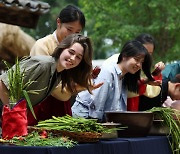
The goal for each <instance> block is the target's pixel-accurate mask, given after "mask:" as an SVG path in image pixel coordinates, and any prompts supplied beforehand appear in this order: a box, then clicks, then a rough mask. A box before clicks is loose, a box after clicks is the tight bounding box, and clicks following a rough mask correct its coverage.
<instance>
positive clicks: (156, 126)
mask: <svg viewBox="0 0 180 154" xmlns="http://www.w3.org/2000/svg"><path fill="white" fill-rule="evenodd" d="M169 133H170V132H169V127H168V126H165V125H163V120H153V124H152V126H151V129H150V131H149V133H148V134H149V135H153V136H154V135H160V136H162V135H168V134H169Z"/></svg>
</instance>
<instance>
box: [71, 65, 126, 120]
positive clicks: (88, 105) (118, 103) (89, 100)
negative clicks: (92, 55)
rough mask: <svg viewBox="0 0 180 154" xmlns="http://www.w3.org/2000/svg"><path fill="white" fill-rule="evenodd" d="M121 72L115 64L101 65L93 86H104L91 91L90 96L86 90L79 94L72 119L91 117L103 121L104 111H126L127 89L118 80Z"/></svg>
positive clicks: (73, 108)
mask: <svg viewBox="0 0 180 154" xmlns="http://www.w3.org/2000/svg"><path fill="white" fill-rule="evenodd" d="M121 74H122V71H121V70H120V68H119V67H118V65H117V64H115V63H111V64H107V65H103V66H102V68H101V72H100V73H99V75H98V77H97V78H96V79H95V80H94V82H95V84H97V83H100V82H104V84H103V85H102V86H101V87H100V88H98V89H95V90H93V91H92V92H93V94H90V93H89V92H88V91H87V90H86V91H82V92H80V93H79V94H78V95H77V97H76V100H75V103H74V105H73V106H72V114H73V116H74V117H78V116H80V117H84V118H87V117H91V118H97V119H103V117H104V112H105V111H126V110H127V107H126V106H127V88H126V87H125V85H124V83H123V79H120V76H121Z"/></svg>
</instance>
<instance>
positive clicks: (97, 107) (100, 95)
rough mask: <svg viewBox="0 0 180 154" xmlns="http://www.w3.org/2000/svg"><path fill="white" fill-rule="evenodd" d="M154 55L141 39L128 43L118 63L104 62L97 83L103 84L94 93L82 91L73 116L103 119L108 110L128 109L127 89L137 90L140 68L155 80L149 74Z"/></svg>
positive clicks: (73, 107)
mask: <svg viewBox="0 0 180 154" xmlns="http://www.w3.org/2000/svg"><path fill="white" fill-rule="evenodd" d="M150 67H151V57H150V55H149V54H148V52H147V50H146V49H145V47H144V46H143V45H142V44H141V43H140V42H138V41H130V42H127V43H126V44H125V45H124V46H123V48H122V51H121V53H120V55H119V57H118V60H117V62H116V63H115V62H112V63H111V64H107V65H103V66H102V68H101V72H100V74H99V75H98V77H97V78H96V79H95V80H94V82H95V83H99V82H104V84H103V85H102V86H101V87H100V88H99V89H96V90H94V91H93V95H91V94H89V93H88V92H87V91H83V92H80V93H79V94H78V96H77V97H76V101H75V103H74V105H73V106H72V114H73V116H75V117H77V116H81V117H85V118H88V117H90V118H98V119H101V120H102V119H104V112H105V111H118V110H119V111H126V110H127V90H129V91H132V92H137V91H138V80H139V79H140V70H141V68H142V69H143V71H144V73H145V74H146V76H147V77H148V79H149V80H153V78H152V77H151V74H150Z"/></svg>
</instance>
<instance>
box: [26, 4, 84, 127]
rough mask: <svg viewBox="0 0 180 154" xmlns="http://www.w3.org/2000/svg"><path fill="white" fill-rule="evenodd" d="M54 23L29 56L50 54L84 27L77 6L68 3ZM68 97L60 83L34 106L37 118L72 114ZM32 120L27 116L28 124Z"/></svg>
mask: <svg viewBox="0 0 180 154" xmlns="http://www.w3.org/2000/svg"><path fill="white" fill-rule="evenodd" d="M56 23H57V28H56V30H55V31H54V33H53V34H50V35H48V36H46V37H44V38H41V39H39V40H37V41H36V43H35V45H34V46H33V47H32V49H31V52H30V55H31V56H35V55H51V54H52V53H53V51H54V49H55V48H56V47H57V45H58V44H59V43H60V42H61V41H62V40H63V39H64V38H65V37H67V36H68V35H70V34H73V33H80V32H81V31H82V30H83V28H84V27H85V17H84V14H83V12H82V11H81V10H80V9H79V8H77V7H76V6H73V5H68V6H66V7H65V8H63V9H62V10H61V11H60V13H59V16H58V18H57V20H56ZM70 98H71V95H70V94H69V93H65V92H64V93H61V84H60V85H58V86H57V87H56V88H55V89H54V91H52V93H51V95H50V96H49V97H47V98H46V99H45V100H44V101H43V102H42V103H41V104H39V105H38V106H36V107H34V110H35V112H36V114H39V120H45V119H48V118H51V117H52V115H54V116H63V115H66V114H69V115H72V113H71V104H70ZM48 102H51V106H49V105H48V104H49V103H48ZM30 119H31V122H30ZM34 120H35V119H34ZM34 122H35V121H34ZM34 122H33V117H32V118H29V124H30V125H33V124H36V123H34Z"/></svg>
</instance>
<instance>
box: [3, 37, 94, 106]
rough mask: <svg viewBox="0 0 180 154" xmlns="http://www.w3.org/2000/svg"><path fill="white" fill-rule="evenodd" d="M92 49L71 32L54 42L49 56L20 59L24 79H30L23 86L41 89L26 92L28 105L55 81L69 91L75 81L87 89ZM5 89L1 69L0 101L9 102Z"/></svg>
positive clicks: (43, 95) (5, 78) (5, 77)
mask: <svg viewBox="0 0 180 154" xmlns="http://www.w3.org/2000/svg"><path fill="white" fill-rule="evenodd" d="M92 52H93V51H92V46H91V42H90V39H89V38H88V37H85V36H83V35H80V34H72V35H69V36H67V37H66V38H65V39H64V40H63V41H62V42H61V43H60V44H59V45H58V47H57V48H56V49H55V51H54V52H53V54H52V56H33V57H27V58H25V59H23V60H22V61H21V62H20V67H21V70H24V69H25V70H26V71H25V77H24V83H26V82H28V81H29V80H30V81H33V83H32V84H31V85H30V86H28V87H27V88H26V90H27V91H29V90H40V89H45V90H40V91H39V94H38V95H36V94H29V97H30V100H31V102H32V105H33V106H34V105H36V104H38V103H40V102H41V101H43V100H44V99H45V98H46V97H48V96H49V95H50V94H51V92H52V91H53V89H54V88H55V87H56V86H57V85H58V84H59V82H61V83H62V89H63V88H64V87H66V89H68V91H69V92H70V93H73V92H74V91H76V87H75V83H77V84H78V85H80V86H82V87H84V88H87V89H88V91H89V92H90V91H91V90H90V88H91V86H92V85H91V82H90V81H91V70H92V62H91V61H92ZM12 69H13V67H12ZM79 78H81V80H79ZM34 81H35V82H34ZM8 89H9V84H8V73H4V74H2V75H1V76H0V91H1V93H0V99H1V101H2V102H3V104H9V95H8V94H9V92H8ZM49 103H51V102H49Z"/></svg>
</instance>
